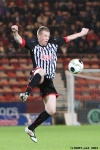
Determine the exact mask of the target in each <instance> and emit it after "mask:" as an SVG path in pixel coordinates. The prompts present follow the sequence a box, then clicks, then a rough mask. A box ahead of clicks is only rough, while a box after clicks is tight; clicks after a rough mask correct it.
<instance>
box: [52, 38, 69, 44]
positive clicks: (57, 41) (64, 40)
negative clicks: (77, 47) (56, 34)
mask: <svg viewBox="0 0 100 150" xmlns="http://www.w3.org/2000/svg"><path fill="white" fill-rule="evenodd" d="M54 42H55V43H56V44H57V45H58V46H62V45H64V44H65V43H66V42H68V39H67V37H63V38H55V39H54Z"/></svg>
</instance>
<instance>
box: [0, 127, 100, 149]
mask: <svg viewBox="0 0 100 150" xmlns="http://www.w3.org/2000/svg"><path fill="white" fill-rule="evenodd" d="M24 128H25V127H24V126H19V127H18V126H17V127H0V150H72V149H73V150H74V149H93V148H92V147H94V149H97V148H98V150H100V125H88V126H71V127H68V126H61V125H60V126H40V127H38V128H37V129H36V136H37V138H38V143H34V142H32V141H31V140H30V138H29V137H28V135H27V134H25V132H24Z"/></svg>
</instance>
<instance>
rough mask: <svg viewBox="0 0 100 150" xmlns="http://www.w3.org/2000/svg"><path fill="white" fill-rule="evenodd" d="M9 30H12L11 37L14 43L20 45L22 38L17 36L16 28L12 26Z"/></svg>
mask: <svg viewBox="0 0 100 150" xmlns="http://www.w3.org/2000/svg"><path fill="white" fill-rule="evenodd" d="M11 30H12V32H13V36H14V39H15V41H16V42H17V43H18V44H22V37H21V36H20V35H19V34H18V26H16V25H13V26H12V27H11Z"/></svg>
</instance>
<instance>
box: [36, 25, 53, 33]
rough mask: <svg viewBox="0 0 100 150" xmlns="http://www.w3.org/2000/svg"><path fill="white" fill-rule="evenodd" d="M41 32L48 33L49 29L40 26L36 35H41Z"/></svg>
mask: <svg viewBox="0 0 100 150" xmlns="http://www.w3.org/2000/svg"><path fill="white" fill-rule="evenodd" d="M42 31H47V32H50V30H49V28H48V27H46V26H40V27H39V29H38V30H37V35H38V34H41V32H42Z"/></svg>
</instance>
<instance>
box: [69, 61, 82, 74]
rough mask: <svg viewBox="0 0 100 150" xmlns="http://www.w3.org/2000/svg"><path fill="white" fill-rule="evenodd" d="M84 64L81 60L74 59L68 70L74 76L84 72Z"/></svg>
mask: <svg viewBox="0 0 100 150" xmlns="http://www.w3.org/2000/svg"><path fill="white" fill-rule="evenodd" d="M83 68H84V64H83V62H82V61H81V60H80V59H72V60H71V61H70V62H69V64H68V69H69V71H70V72H71V73H73V74H78V73H80V72H82V70H83Z"/></svg>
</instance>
